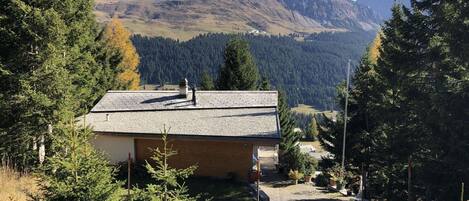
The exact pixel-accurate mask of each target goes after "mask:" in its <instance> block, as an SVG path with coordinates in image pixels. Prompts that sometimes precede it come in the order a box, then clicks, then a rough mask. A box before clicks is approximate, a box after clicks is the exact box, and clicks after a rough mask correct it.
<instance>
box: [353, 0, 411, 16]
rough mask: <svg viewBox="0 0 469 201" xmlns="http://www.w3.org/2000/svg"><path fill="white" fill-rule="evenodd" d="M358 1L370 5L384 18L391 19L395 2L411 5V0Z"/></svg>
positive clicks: (357, 0)
mask: <svg viewBox="0 0 469 201" xmlns="http://www.w3.org/2000/svg"><path fill="white" fill-rule="evenodd" d="M356 2H357V3H359V4H361V5H363V6H368V7H369V8H371V9H373V10H374V11H376V12H378V13H379V14H380V15H381V16H382V17H383V18H385V19H389V18H390V17H391V15H392V12H391V8H392V6H393V5H394V2H400V3H402V4H404V5H405V6H407V7H408V6H410V0H356Z"/></svg>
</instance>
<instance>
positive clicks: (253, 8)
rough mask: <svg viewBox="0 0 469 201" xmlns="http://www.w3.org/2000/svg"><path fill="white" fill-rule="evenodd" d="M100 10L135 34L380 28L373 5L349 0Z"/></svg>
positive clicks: (103, 17) (134, 4)
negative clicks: (119, 20) (364, 4)
mask: <svg viewBox="0 0 469 201" xmlns="http://www.w3.org/2000/svg"><path fill="white" fill-rule="evenodd" d="M95 10H96V12H95V13H96V16H97V18H98V20H99V21H101V22H105V21H108V20H109V19H110V18H111V17H112V16H114V17H118V18H120V19H122V20H123V21H124V24H125V25H126V26H127V27H128V28H129V29H130V30H131V31H132V32H133V33H136V34H142V35H150V36H165V37H171V38H178V39H185V40H186V39H190V38H192V37H194V36H196V35H199V34H203V33H213V32H223V33H249V32H250V33H256V34H271V35H278V34H282V35H287V34H291V33H295V34H303V35H304V34H309V33H317V32H324V31H327V32H337V31H339V32H343V31H349V30H354V31H357V30H361V31H363V30H365V31H368V30H375V29H377V28H378V27H379V23H380V22H381V21H382V20H381V19H380V17H379V15H377V14H376V13H375V12H374V11H373V10H371V9H369V8H368V7H366V6H361V5H360V4H357V3H355V2H352V1H349V0H96V5H95Z"/></svg>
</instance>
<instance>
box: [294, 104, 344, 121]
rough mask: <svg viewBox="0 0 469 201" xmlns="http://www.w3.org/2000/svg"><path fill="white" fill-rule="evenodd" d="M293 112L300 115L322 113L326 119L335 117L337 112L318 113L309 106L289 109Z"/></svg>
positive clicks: (318, 112) (302, 105)
mask: <svg viewBox="0 0 469 201" xmlns="http://www.w3.org/2000/svg"><path fill="white" fill-rule="evenodd" d="M291 110H292V111H293V112H297V113H301V114H320V113H323V114H325V115H326V117H328V118H331V117H335V116H337V111H332V112H331V111H329V110H328V111H320V110H317V109H316V108H314V107H313V106H311V105H304V104H299V105H298V106H296V107H294V108H292V109H291Z"/></svg>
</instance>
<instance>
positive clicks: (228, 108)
mask: <svg viewBox="0 0 469 201" xmlns="http://www.w3.org/2000/svg"><path fill="white" fill-rule="evenodd" d="M276 107H277V105H253V106H235V107H184V108H161V109H154V108H152V109H108V110H94V108H93V109H92V110H91V111H90V113H107V112H109V113H112V112H158V111H181V110H236V109H261V108H276Z"/></svg>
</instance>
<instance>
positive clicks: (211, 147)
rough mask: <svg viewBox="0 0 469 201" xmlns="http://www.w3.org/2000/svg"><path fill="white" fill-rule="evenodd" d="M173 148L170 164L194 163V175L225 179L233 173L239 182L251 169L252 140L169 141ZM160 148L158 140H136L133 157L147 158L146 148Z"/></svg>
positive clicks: (147, 150)
mask: <svg viewBox="0 0 469 201" xmlns="http://www.w3.org/2000/svg"><path fill="white" fill-rule="evenodd" d="M169 144H170V145H172V148H173V150H177V152H178V154H177V155H175V156H173V157H172V158H170V160H169V164H170V166H172V167H175V168H186V167H188V166H190V165H197V166H198V168H197V170H196V172H195V175H197V176H211V177H221V178H225V177H227V176H228V174H229V173H235V174H236V176H237V178H238V179H239V180H242V181H246V180H247V179H248V174H249V172H250V170H251V168H252V154H253V143H250V142H242V141H240V142H236V141H202V140H183V139H177V140H175V139H172V140H170V143H169ZM157 146H158V147H161V146H162V141H161V140H157V139H135V153H136V160H137V161H140V162H143V161H144V160H149V158H150V156H151V154H152V152H151V151H150V150H149V148H155V147H157Z"/></svg>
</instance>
